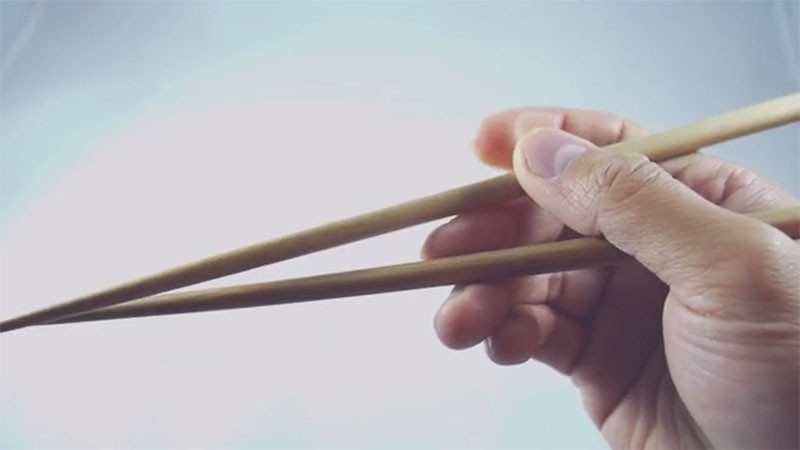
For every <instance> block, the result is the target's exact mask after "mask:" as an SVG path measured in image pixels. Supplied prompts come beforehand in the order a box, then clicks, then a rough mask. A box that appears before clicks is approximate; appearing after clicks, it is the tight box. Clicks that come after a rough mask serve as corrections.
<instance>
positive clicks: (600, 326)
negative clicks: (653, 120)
mask: <svg viewBox="0 0 800 450" xmlns="http://www.w3.org/2000/svg"><path fill="white" fill-rule="evenodd" d="M647 133H648V132H647V130H645V129H644V128H642V127H640V126H638V125H636V124H634V123H632V122H629V121H626V120H623V119H621V118H619V117H617V116H614V115H611V114H606V113H599V112H590V111H580V110H563V109H559V108H520V109H514V110H509V111H505V112H502V113H499V114H496V115H494V116H491V117H489V118H488V119H486V120H485V121H484V122H483V124H482V125H481V128H480V131H479V133H478V137H477V140H476V146H475V147H476V152H477V154H478V157H479V158H480V159H481V160H482V161H484V162H486V163H489V164H492V165H497V166H501V167H506V168H512V167H513V170H514V173H515V174H516V176H517V179H518V180H519V182H520V185H521V186H522V187H523V189H524V190H525V192H527V194H528V195H529V197H530V198H523V199H519V200H515V201H512V202H509V203H507V204H503V205H498V206H493V207H489V208H484V209H481V210H477V211H473V212H469V213H466V214H462V215H460V216H458V217H456V218H455V219H454V220H453V221H451V222H449V223H447V224H445V225H443V226H441V227H439V228H438V229H436V230H435V231H434V232H433V233H431V235H430V236H429V237H428V239H427V241H426V242H425V244H424V246H423V255H424V256H425V257H426V258H438V257H443V256H452V255H457V254H465V253H472V252H478V251H487V250H493V249H498V248H506V247H514V246H519V245H525V244H534V243H541V242H548V241H553V240H558V239H565V238H570V237H574V236H576V232H577V233H580V234H582V235H588V236H599V235H603V236H604V237H605V238H606V239H607V240H608V241H609V242H611V243H612V244H613V245H615V246H616V247H618V248H619V249H621V250H622V251H624V252H626V253H628V254H630V255H632V256H633V257H634V258H635V259H634V260H632V261H631V262H629V263H625V264H623V265H620V266H617V267H614V268H592V269H584V270H576V271H570V272H563V273H555V274H546V275H534V276H525V277H519V278H512V279H505V280H500V281H497V282H493V283H486V284H475V285H469V286H466V287H463V288H456V289H455V290H454V291H453V293H452V294H451V296H450V297H449V298H448V299H447V300H446V301H445V303H444V304H443V305H442V307H441V309H440V310H439V312H438V313H437V315H436V319H435V328H436V331H437V333H438V335H439V337H440V339H441V340H442V342H444V343H445V345H447V346H448V347H451V348H456V349H461V348H467V347H471V346H474V345H476V344H478V343H480V342H482V341H485V342H486V344H487V351H488V354H489V357H490V358H491V359H492V360H494V361H495V362H497V363H499V364H518V363H521V362H524V361H527V360H528V359H531V358H533V359H536V360H538V361H541V362H544V363H546V364H548V365H550V366H552V367H554V368H555V369H557V370H559V371H561V372H563V373H565V374H567V375H569V376H570V377H571V379H572V380H573V382H574V383H575V385H576V386H577V387H578V388H579V389H580V392H581V395H582V398H583V401H584V404H585V406H586V409H587V412H588V413H589V415H590V416H591V418H592V419H593V421H594V422H595V423H596V424H597V426H598V427H599V428H600V430H601V432H602V433H603V435H604V436H605V437H606V439H607V440H608V441H609V443H610V444H611V445H612V446H613V447H634V448H643V447H668V448H678V447H681V448H683V447H724V448H731V447H744V448H766V447H782V448H797V447H798V445H800V442H798V441H799V440H800V437H798V423H800V412H798V410H799V405H798V399H800V389H799V386H798V385H799V384H800V370H799V367H798V366H799V365H800V343H799V340H800V319H799V318H800V247H798V245H797V244H796V243H795V242H794V241H792V240H791V239H789V238H788V237H787V236H785V235H783V234H782V233H780V232H779V231H777V230H775V229H773V228H771V227H769V226H768V225H765V224H763V223H761V222H758V221H756V220H754V219H751V218H748V217H745V216H742V215H740V214H737V213H747V212H754V211H758V210H764V209H771V208H776V207H782V206H789V205H794V204H796V203H797V201H796V200H795V199H793V198H792V197H791V196H789V195H788V194H786V193H785V192H783V191H781V190H780V189H778V188H777V187H775V186H774V185H772V184H771V183H769V182H768V181H766V180H764V179H761V178H759V177H757V176H756V175H754V174H753V173H751V172H748V171H746V170H745V169H742V168H740V167H737V166H735V165H733V164H730V163H726V162H723V161H720V160H717V159H714V158H711V157H708V156H704V155H699V154H695V155H689V156H685V157H681V158H677V159H674V160H671V161H668V162H665V163H662V165H661V167H659V166H658V165H656V164H654V163H651V162H649V161H647V160H646V158H644V157H643V156H641V155H619V154H613V153H610V152H602V151H598V149H597V146H605V145H609V144H612V143H614V142H617V141H619V140H625V139H630V138H636V137H639V136H643V135H645V134H647ZM531 199H532V200H533V202H532V201H531ZM534 202H535V203H534ZM565 225H566V226H565ZM573 230H574V231H573Z"/></svg>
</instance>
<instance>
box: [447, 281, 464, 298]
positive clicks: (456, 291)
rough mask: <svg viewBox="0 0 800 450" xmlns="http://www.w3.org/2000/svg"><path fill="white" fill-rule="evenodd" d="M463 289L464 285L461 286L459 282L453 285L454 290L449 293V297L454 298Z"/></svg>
mask: <svg viewBox="0 0 800 450" xmlns="http://www.w3.org/2000/svg"><path fill="white" fill-rule="evenodd" d="M463 290H464V286H461V285H458V284H457V285H455V286H453V290H452V291H450V295H448V296H447V298H453V297H455V296H456V295H458V294H460V293H461V292H462V291H463Z"/></svg>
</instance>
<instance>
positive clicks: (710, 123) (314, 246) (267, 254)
mask: <svg viewBox="0 0 800 450" xmlns="http://www.w3.org/2000/svg"><path fill="white" fill-rule="evenodd" d="M797 120H800V94H794V95H790V96H786V97H781V98H778V99H774V100H771V101H768V102H764V103H761V104H758V105H753V106H749V107H745V108H742V109H739V110H736V111H731V112H728V113H725V114H722V115H719V116H715V117H711V118H708V119H705V120H701V121H699V122H695V123H692V124H689V125H684V126H682V127H678V128H675V129H672V130H669V131H666V132H663V133H658V134H654V135H651V136H648V137H646V138H642V139H638V140H632V141H626V142H621V143H617V144H614V145H611V146H608V147H606V150H607V151H618V152H638V153H643V154H645V155H647V156H648V157H649V158H650V159H652V160H654V161H661V160H664V159H668V158H672V157H676V156H680V155H684V154H687V153H691V152H693V151H696V150H697V149H698V148H700V147H702V146H706V145H711V144H715V143H718V142H722V141H725V140H729V139H733V138H736V137H740V136H743V135H746V134H750V133H754V132H757V131H761V130H764V129H768V128H772V127H776V126H779V125H783V124H786V123H789V122H793V121H797ZM521 194H522V191H521V189H520V187H519V185H518V184H517V182H516V180H515V179H514V176H513V175H511V174H509V175H503V176H500V177H496V178H492V179H489V180H486V181H482V182H479V183H475V184H470V185H467V186H462V187H459V188H456V189H452V190H449V191H445V192H442V193H439V194H435V195H431V196H428V197H424V198H421V199H417V200H413V201H410V202H406V203H402V204H400V205H396V206H392V207H389V208H385V209H382V210H379V211H374V212H370V213H366V214H363V215H360V216H356V217H353V218H350V219H345V220H341V221H338V222H333V223H330V224H326V225H322V226H320V227H317V228H312V229H309V230H305V231H301V232H298V233H295V234H292V235H289V236H284V237H281V238H277V239H273V240H270V241H266V242H262V243H259V244H255V245H252V246H249V247H245V248H242V249H238V250H233V251H230V252H227V253H223V254H220V255H216V256H212V257H210V258H207V259H204V260H201V261H198V262H194V263H190V264H186V265H183V266H180V267H176V268H173V269H169V270H167V271H164V272H160V273H157V274H155V275H151V276H148V277H145V278H142V279H139V280H134V281H131V282H128V283H125V284H122V285H119V286H116V287H113V288H110V289H107V290H103V291H99V292H95V293H92V294H88V295H86V296H83V297H80V298H78V299H75V300H72V301H68V302H65V303H60V304H57V305H54V306H50V307H48V308H45V309H41V310H38V311H35V312H32V313H29V314H26V315H23V316H19V317H16V318H13V319H9V320H6V321H4V322H2V323H0V332H6V331H11V330H14V329H18V328H22V327H26V326H29V325H34V324H39V323H45V322H50V321H53V320H56V319H59V318H62V317H65V316H69V315H73V314H78V313H81V312H85V311H88V310H91V309H95V308H101V307H106V306H111V305H115V304H119V303H124V302H127V301H130V300H133V299H136V298H141V297H144V296H148V295H153V294H157V293H160V292H165V291H169V290H172V289H177V288H180V287H184V286H189V285H192V284H196V283H200V282H203V281H207V280H211V279H214V278H219V277H222V276H226V275H230V274H234V273H237V272H242V271H245V270H249V269H253V268H256V267H260V266H263V265H266V264H270V263H274V262H278V261H283V260H286V259H289V258H293V257H297V256H301V255H304V254H308V253H312V252H315V251H319V250H323V249H327V248H331V247H334V246H337V245H341V244H344V243H348V242H353V241H356V240H359V239H364V238H367V237H370V236H375V235H378V234H382V233H386V232H390V231H394V230H398V229H401V228H405V227H408V226H411V225H416V224H420V223H424V222H427V221H430V220H434V219H439V218H442V217H446V216H450V215H454V214H457V213H459V212H462V211H465V210H468V209H472V208H476V207H479V206H484V205H488V204H492V203H498V202H502V201H506V200H509V199H512V198H515V197H517V196H519V195H521Z"/></svg>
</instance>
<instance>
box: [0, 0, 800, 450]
mask: <svg viewBox="0 0 800 450" xmlns="http://www.w3.org/2000/svg"><path fill="white" fill-rule="evenodd" d="M0 7H1V9H0V12H2V83H1V84H0V87H1V88H2V92H1V94H2V96H1V97H0V106H1V107H2V111H1V112H2V121H1V122H0V132H2V134H0V144H1V147H0V150H1V151H2V152H1V153H0V156H1V157H2V158H1V159H0V161H1V162H2V167H1V168H0V169H1V171H0V176H1V179H0V187H1V188H2V190H1V191H0V193H1V194H2V198H1V199H0V298H1V299H2V303H1V304H0V305H1V306H2V311H0V312H2V317H3V318H7V317H9V316H12V315H15V314H19V313H23V312H27V311H30V310H32V309H35V308H39V307H42V306H45V305H48V304H51V303H53V302H57V301H63V300H66V299H69V298H70V297H72V296H74V295H78V294H82V293H85V292H87V291H92V290H95V289H99V288H102V287H106V286H109V285H111V284H113V283H116V282H118V281H123V280H126V279H130V278H133V277H138V276H140V275H145V274H147V273H150V272H153V271H156V270H160V269H163V268H166V267H169V266H171V265H174V264H177V263H181V262H186V261H189V260H193V259H196V258H199V257H203V256H207V255H209V254H212V253H215V252H219V251H222V250H227V249H231V248H234V247H238V246H241V245H245V244H250V243H253V242H257V241H260V240H263V239H267V238H271V237H275V236H279V235H281V234H283V233H286V232H290V231H294V230H297V229H300V228H304V227H308V226H312V225H317V224H320V223H323V222H326V221H329V220H333V219H338V218H342V217H346V216H349V215H352V214H355V213H360V212H364V211H367V210H370V209H374V208H377V207H380V206H384V205H387V204H389V203H395V202H399V201H402V200H407V199H410V198H413V197H418V196H421V195H425V194H429V193H432V192H436V191H439V190H443V189H446V188H450V187H454V186H456V185H459V184H464V183H468V182H472V181H476V180H479V179H482V178H485V177H488V176H490V175H492V174H493V172H492V171H491V170H490V169H488V168H485V167H482V166H480V165H479V164H478V163H477V162H476V161H475V160H474V158H473V157H472V155H471V153H470V142H471V139H472V136H473V133H474V129H475V126H476V124H477V123H478V121H479V120H480V118H481V117H482V116H484V115H487V114H489V113H491V112H493V111H495V110H498V109H503V108H507V107H510V106H517V105H527V104H558V105H566V106H578V107H585V108H594V109H604V110H610V111H614V112H619V113H622V114H624V115H627V116H629V117H631V118H633V119H635V120H637V121H639V122H641V123H643V124H645V125H648V126H650V127H652V128H654V129H663V128H667V127H670V126H674V125H677V124H680V123H683V122H688V121H691V120H694V119H699V118H701V117H704V116H707V115H711V114H715V113H719V112H723V111H725V110H728V109H732V108H735V107H739V106H744V105H747V104H750V103H754V102H758V101H761V100H766V99H768V98H771V97H775V96H779V95H784V94H788V93H791V92H794V91H797V90H798V78H797V77H798V61H797V58H798V49H797V45H798V44H797V39H798V16H797V14H798V8H797V3H777V4H776V3H769V2H752V3H747V2H736V3H735V2H710V3H702V2H698V3H635V2H630V3H607V2H599V3H558V4H556V3H524V2H517V3H499V2H491V3H490V2H485V3H481V2H479V3H435V2H414V3H411V2H406V3H353V2H348V3H336V4H331V3H272V2H260V3H258V2H257V3H238V2H230V3H214V2H202V3H201V2H198V3H191V2H185V3H184V2H174V3H173V2H169V3H166V2H164V3H159V2H130V3H122V2H119V3H117V2H113V3H111V2H109V3H92V2H80V3H70V2H53V3H38V2H27V3H11V2H2V3H1V4H0ZM709 151H711V152H713V153H717V154H722V155H725V156H726V157H728V158H731V159H735V160H737V161H740V162H742V163H744V164H746V165H748V166H751V167H753V168H755V169H756V170H757V171H759V172H761V173H763V174H765V175H768V176H769V177H771V178H773V179H774V180H776V181H777V182H779V183H780V184H781V185H782V186H784V187H785V188H787V189H789V190H791V191H792V192H794V193H795V194H797V193H798V191H800V180H799V178H800V177H798V162H799V161H800V159H799V157H798V128H797V127H796V126H791V127H784V128H782V129H779V130H773V131H770V132H768V133H764V134H760V135H758V136H753V137H749V138H745V139H741V140H738V141H736V142H733V143H729V144H725V145H723V146H720V147H717V148H714V149H710V150H709ZM432 226H433V225H431V224H429V225H425V226H420V227H416V228H413V229H410V230H406V231H402V232H398V233H393V234H391V235H387V236H383V237H379V238H375V239H372V240H369V241H364V242H362V243H358V244H355V245H349V246H347V247H343V248H340V249H334V250H331V251H327V252H323V253H321V254H316V255H311V256H308V257H304V258H301V259H297V260H294V261H290V262H286V263H283V264H278V265H275V266H270V267H267V268H263V269H259V270H255V271H251V272H248V273H245V274H241V275H239V276H235V277H231V278H229V279H225V280H220V281H218V282H214V283H212V284H229V283H236V282H243V281H255V280H267V279H274V278H281V277H288V276H298V275H305V274H311V273H319V272H328V271H338V270H346V269H351V268H359V267H366V266H372V265H379V264H387V263H393V262H400V261H410V260H414V259H416V258H417V257H418V249H419V244H420V243H421V241H422V239H423V238H424V236H425V234H426V232H427V231H429V230H430V229H431V227H432ZM447 291H448V289H446V288H438V289H428V290H422V291H416V292H406V293H396V294H388V295H374V296H366V297H361V298H354V299H345V300H341V301H332V302H319V303H313V304H302V305H294V306H280V307H273V308H262V309H252V310H244V311H232V312H221V313H209V314H198V315H187V316H179V317H167V318H151V319H141V320H135V321H134V320H131V321H114V322H109V323H96V324H80V325H74V326H52V327H50V326H48V327H40V328H33V329H26V330H20V331H18V332H14V333H10V334H4V335H2V337H0V352H1V353H0V364H1V365H2V367H1V368H0V369H1V370H0V446H2V447H10V448H12V447H13V448H18V447H19V448H85V447H97V448H126V447H132V448H133V447H135V448H174V447H187V448H188V447H195V448H196V447H218V448H246V447H269V448H321V447H326V448H327V447H343V448H597V447H604V446H605V443H604V441H603V440H602V438H601V437H600V436H599V434H598V433H597V432H596V431H595V429H594V427H593V425H592V424H591V423H590V422H589V420H588V419H586V418H585V416H584V414H583V411H582V409H581V405H580V401H579V399H578V396H577V394H576V392H575V391H574V390H573V388H572V386H571V384H570V382H569V381H568V380H566V379H564V378H562V377H561V376H559V375H558V374H556V373H555V372H554V371H552V370H550V369H548V368H546V367H543V366H540V365H537V364H536V363H529V364H526V365H523V366H518V367H514V368H505V367H497V366H494V365H492V364H491V363H490V362H489V361H488V359H487V358H486V357H485V356H484V354H483V350H482V349H481V348H479V347H478V348H475V349H472V350H468V351H463V352H452V351H449V350H446V349H444V348H443V347H442V346H441V345H440V344H439V343H438V341H437V340H436V338H435V335H434V333H433V330H432V326H431V323H432V318H433V314H434V312H435V310H436V308H437V306H438V304H439V303H440V301H441V300H442V299H443V298H444V297H445V296H446V294H447Z"/></svg>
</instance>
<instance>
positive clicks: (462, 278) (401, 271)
mask: <svg viewBox="0 0 800 450" xmlns="http://www.w3.org/2000/svg"><path fill="white" fill-rule="evenodd" d="M750 216H751V217H754V218H756V219H759V220H762V221H764V222H766V223H769V224H770V225H772V226H774V227H776V228H778V229H780V230H781V231H783V232H784V233H786V234H787V235H789V236H790V237H792V238H794V239H797V238H800V206H795V207H789V208H782V209H775V210H770V211H764V212H760V213H756V214H751V215H750ZM629 258H630V257H629V256H628V255H627V254H625V253H623V252H621V251H620V250H618V249H617V248H616V247H614V246H613V245H611V244H609V243H608V242H606V241H605V240H602V239H597V238H578V239H572V240H568V241H560V242H551V243H547V244H539V245H530V246H525V247H517V248H511V249H505V250H496V251H490V252H482V253H473V254H470V255H462V256H454V257H449V258H441V259H436V260H432V261H424V262H416V263H409V264H398V265H392V266H384V267H377V268H372V269H364V270H355V271H349V272H339V273H332V274H326V275H317V276H311V277H303V278H293V279H287V280H280V281H272V282H266V283H254V284H245V285H239V286H231V287H224V288H216V289H204V290H197V291H190V292H182V293H175V294H163V295H157V296H154V297H149V298H146V299H141V300H137V301H133V302H130V303H127V304H124V305H116V306H111V307H108V308H103V309H99V310H94V311H89V312H87V313H83V314H78V315H75V316H70V317H66V318H63V319H60V320H57V321H56V322H50V324H55V323H70V322H86V321H96V320H108V319H125V318H133V317H144V316H160V315H168V314H182V313H191V312H202V311H216V310H225V309H236V308H251V307H256V306H267V305H279V304H285V303H298V302H306V301H312V300H323V299H330V298H339V297H353V296H358V295H367V294H375V293H379V292H394V291H404V290H409V289H420V288H426V287H433V286H444V285H450V284H468V283H476V282H481V281H487V280H493V279H498V278H503V277H509V276H515V275H529V274H538V273H548V272H560V271H564V270H573V269H579V268H585V267H592V266H608V265H614V264H617V263H619V262H621V261H624V260H626V259H629Z"/></svg>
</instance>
